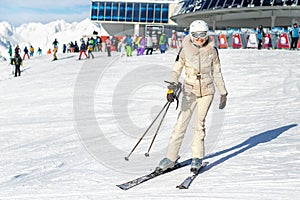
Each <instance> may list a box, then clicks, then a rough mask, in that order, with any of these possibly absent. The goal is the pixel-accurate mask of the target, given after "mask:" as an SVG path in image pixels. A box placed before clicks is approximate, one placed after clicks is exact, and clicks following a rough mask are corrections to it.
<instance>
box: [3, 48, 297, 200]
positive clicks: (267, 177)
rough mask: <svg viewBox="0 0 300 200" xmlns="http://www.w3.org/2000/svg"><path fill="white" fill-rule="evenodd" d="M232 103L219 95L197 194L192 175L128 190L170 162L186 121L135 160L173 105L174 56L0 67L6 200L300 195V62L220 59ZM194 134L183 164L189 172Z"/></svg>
mask: <svg viewBox="0 0 300 200" xmlns="http://www.w3.org/2000/svg"><path fill="white" fill-rule="evenodd" d="M219 55H220V59H221V63H222V71H223V75H224V79H225V83H226V87H227V90H228V92H229V95H228V102H227V106H226V108H225V109H224V110H219V109H218V103H219V95H218V94H217V93H216V95H215V98H214V102H213V105H212V107H211V109H210V112H209V115H208V117H207V121H206V130H207V137H206V154H207V156H206V158H205V160H206V161H208V162H209V165H208V166H207V167H206V168H205V170H204V173H202V174H201V175H199V176H198V177H197V178H196V179H195V181H194V182H193V183H192V185H191V186H190V188H189V189H188V190H179V189H177V188H176V185H178V184H180V183H181V182H182V181H183V180H184V178H186V176H187V175H189V166H187V167H184V168H181V169H178V170H175V171H173V172H171V173H168V174H165V175H163V176H160V177H157V178H155V179H152V180H150V181H148V182H145V183H143V184H142V185H139V186H137V187H135V188H132V189H130V190H128V191H122V190H120V189H119V188H117V187H116V184H121V183H123V182H126V181H129V180H131V179H134V178H136V177H139V176H141V175H144V174H146V173H149V172H150V171H151V170H153V169H154V168H155V167H156V166H157V164H158V162H159V161H160V160H161V159H162V158H163V157H164V155H165V151H166V147H167V143H168V139H169V137H170V133H171V130H172V127H173V126H174V124H175V121H176V117H177V114H178V112H179V111H178V110H175V103H174V105H173V104H172V105H171V107H170V110H169V112H168V114H167V116H166V119H165V121H164V122H163V124H162V127H161V130H160V131H159V133H158V136H157V138H156V141H155V143H154V145H153V147H152V149H151V151H150V157H148V158H146V157H145V156H144V153H146V152H147V149H148V147H149V145H150V142H151V139H152V136H153V134H154V132H155V127H157V125H155V127H154V128H153V129H151V130H150V131H149V133H148V134H147V135H146V137H145V138H144V140H142V142H141V143H140V145H139V146H138V147H137V149H136V150H135V151H134V152H133V154H132V155H131V156H130V160H129V161H125V160H124V157H125V156H127V155H128V153H129V152H130V151H131V149H132V148H133V146H134V145H135V143H136V142H137V141H138V139H139V138H140V137H141V135H142V134H143V132H144V131H145V130H146V128H147V127H148V125H149V124H150V123H151V121H152V120H153V119H154V118H155V116H156V115H157V113H158V112H159V111H160V109H161V108H162V106H163V105H164V104H165V102H166V100H165V93H166V84H165V83H164V80H167V79H168V73H169V71H170V70H171V67H172V64H173V62H174V59H175V56H176V51H175V50H170V51H168V52H167V53H166V54H163V55H162V54H158V53H155V54H154V55H149V56H136V55H134V56H133V57H121V56H120V54H119V53H115V52H113V55H112V57H107V55H106V54H105V53H95V56H96V57H95V59H90V60H80V61H78V60H77V57H78V54H58V58H59V60H58V61H55V62H52V61H51V60H52V56H51V55H50V56H49V55H42V56H40V57H39V56H35V57H33V58H32V59H30V60H25V61H24V66H23V68H22V70H23V72H22V75H21V76H20V77H17V78H14V77H12V75H11V69H10V66H9V64H8V63H7V62H1V63H0V94H1V101H0V110H1V112H0V199H1V200H4V199H9V200H12V199H22V200H23V199H24V200H27V199H30V200H38V199H43V200H50V199H51V200H52V199H55V200H85V199H93V200H99V199H202V200H212V199H218V200H221V199H222V200H223V199H225V200H227V199H228V200H241V199H243V200H248V199H249V200H253V199H264V200H283V199H286V200H288V199H295V198H296V197H297V196H299V195H300V189H299V188H300V174H299V169H300V167H299V166H300V135H299V133H300V127H299V126H300V57H299V51H286V50H261V51H258V50H246V49H243V50H237V49H228V50H220V51H219ZM191 135H192V134H191V129H190V128H189V129H188V131H187V133H186V137H185V140H184V142H183V145H182V148H181V152H180V155H181V159H180V161H186V162H189V159H190V156H191V151H190V144H191V138H192V136H191Z"/></svg>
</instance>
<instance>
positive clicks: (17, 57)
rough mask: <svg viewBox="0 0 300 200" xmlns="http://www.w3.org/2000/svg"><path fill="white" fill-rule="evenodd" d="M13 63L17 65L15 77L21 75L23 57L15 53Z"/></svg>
mask: <svg viewBox="0 0 300 200" xmlns="http://www.w3.org/2000/svg"><path fill="white" fill-rule="evenodd" d="M12 63H13V64H14V65H15V77H17V76H21V69H20V66H21V65H22V58H21V56H20V54H17V53H16V54H15V57H14V58H12Z"/></svg>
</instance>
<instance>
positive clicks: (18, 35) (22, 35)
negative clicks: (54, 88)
mask: <svg viewBox="0 0 300 200" xmlns="http://www.w3.org/2000/svg"><path fill="white" fill-rule="evenodd" d="M93 31H97V32H98V34H99V35H102V36H103V35H108V33H107V32H106V31H105V30H104V29H103V28H102V26H101V25H100V24H95V23H92V22H91V21H90V20H89V19H85V20H83V21H81V22H73V23H67V22H65V21H64V20H57V21H53V22H50V23H48V24H41V23H28V24H23V25H21V26H19V27H14V26H12V25H10V24H9V23H7V22H0V56H1V55H2V56H3V57H6V58H8V53H7V51H8V47H9V45H10V44H11V45H12V46H13V47H15V46H16V45H19V46H20V48H21V50H23V49H24V47H25V46H27V47H29V46H30V45H32V46H33V47H34V48H35V49H37V48H38V47H40V48H41V49H42V50H43V51H44V53H45V52H46V51H47V50H48V49H49V48H52V46H53V45H52V42H53V41H54V39H55V38H57V40H58V41H59V48H60V49H62V45H63V44H68V43H69V42H70V41H73V42H74V41H79V40H80V38H81V37H82V36H83V35H92V33H93Z"/></svg>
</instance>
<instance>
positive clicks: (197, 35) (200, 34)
mask: <svg viewBox="0 0 300 200" xmlns="http://www.w3.org/2000/svg"><path fill="white" fill-rule="evenodd" d="M207 35H208V34H207V32H206V31H205V32H192V33H191V36H192V37H193V38H197V39H200V38H206V37H207Z"/></svg>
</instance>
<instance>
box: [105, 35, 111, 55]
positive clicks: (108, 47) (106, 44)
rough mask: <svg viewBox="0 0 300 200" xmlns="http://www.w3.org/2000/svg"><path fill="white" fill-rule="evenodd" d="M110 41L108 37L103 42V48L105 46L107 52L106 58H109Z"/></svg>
mask: <svg viewBox="0 0 300 200" xmlns="http://www.w3.org/2000/svg"><path fill="white" fill-rule="evenodd" d="M111 44H112V43H111V39H110V37H108V38H107V39H106V40H105V46H106V51H107V56H108V57H110V56H111Z"/></svg>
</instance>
